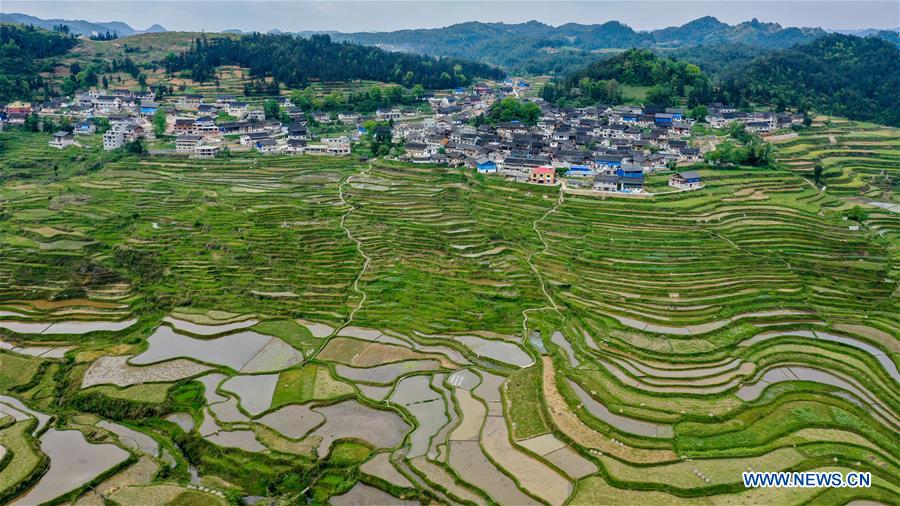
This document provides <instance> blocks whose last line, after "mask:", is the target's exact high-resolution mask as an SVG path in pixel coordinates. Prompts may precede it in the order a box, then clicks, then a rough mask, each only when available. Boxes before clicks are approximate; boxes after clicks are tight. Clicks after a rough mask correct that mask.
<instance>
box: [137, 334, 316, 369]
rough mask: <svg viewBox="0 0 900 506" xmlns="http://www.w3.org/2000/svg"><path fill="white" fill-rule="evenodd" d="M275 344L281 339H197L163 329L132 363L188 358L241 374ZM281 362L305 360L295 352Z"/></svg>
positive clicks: (251, 336) (256, 336)
mask: <svg viewBox="0 0 900 506" xmlns="http://www.w3.org/2000/svg"><path fill="white" fill-rule="evenodd" d="M273 340H279V339H278V338H277V337H271V336H266V335H263V334H259V333H257V332H253V331H245V332H238V333H236V334H229V335H227V336H223V337H219V338H215V339H196V338H193V337H188V336H185V335H183V334H179V333H177V332H175V331H174V330H172V329H171V328H169V327H167V326H161V327H159V328H157V329H156V331H155V332H154V333H153V335H151V336H150V337H149V338H148V339H147V342H148V343H149V347H148V348H147V350H146V351H145V352H143V353H141V354H140V355H137V356H135V357H134V358H132V359H131V363H133V364H153V363H157V362H162V361H165V360H169V359H173V358H179V357H185V358H192V359H195V360H198V361H200V362H206V363H210V364H217V365H224V366H228V367H230V368H232V369H234V370H236V371H239V370H241V368H243V367H244V366H245V365H246V364H247V363H248V362H250V361H251V360H252V359H253V358H254V357H255V356H256V355H257V354H258V353H259V352H260V351H261V350H262V349H263V348H264V347H265V346H266V345H267V344H269V342H271V341H273ZM279 341H280V340H279ZM291 350H293V348H291ZM291 357H293V358H291ZM281 359H282V360H284V362H283V363H290V362H291V361H292V360H297V359H300V360H302V356H301V355H300V352H298V351H296V350H293V354H292V355H291V356H290V357H287V356H283V357H281ZM294 363H296V362H294Z"/></svg>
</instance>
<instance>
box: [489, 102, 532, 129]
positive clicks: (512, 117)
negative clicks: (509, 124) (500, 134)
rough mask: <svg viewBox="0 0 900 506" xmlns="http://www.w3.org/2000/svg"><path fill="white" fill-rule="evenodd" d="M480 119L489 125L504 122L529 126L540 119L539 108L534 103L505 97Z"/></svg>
mask: <svg viewBox="0 0 900 506" xmlns="http://www.w3.org/2000/svg"><path fill="white" fill-rule="evenodd" d="M480 118H481V120H482V121H483V122H484V123H489V124H491V125H496V124H497V123H502V122H504V121H521V122H522V123H525V124H526V125H529V126H531V125H534V124H535V123H537V121H538V120H539V119H540V118H541V108H540V107H539V106H538V105H537V104H535V103H534V102H525V101H522V100H518V99H515V98H512V97H507V98H504V99H503V100H501V101H499V102H497V103H495V104H494V105H493V106H492V107H491V110H490V111H489V112H488V114H487V115H485V116H483V117H480Z"/></svg>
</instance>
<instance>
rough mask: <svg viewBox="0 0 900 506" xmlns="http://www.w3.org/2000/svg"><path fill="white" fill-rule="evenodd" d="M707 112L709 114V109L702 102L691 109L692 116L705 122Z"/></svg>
mask: <svg viewBox="0 0 900 506" xmlns="http://www.w3.org/2000/svg"><path fill="white" fill-rule="evenodd" d="M707 114H709V109H708V108H707V107H706V106H705V105H702V104H701V105H698V106H697V107H694V108H693V109H691V113H690V116H691V118H694V119H695V120H697V121H699V122H704V121H706V115H707Z"/></svg>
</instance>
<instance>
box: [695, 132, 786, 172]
mask: <svg viewBox="0 0 900 506" xmlns="http://www.w3.org/2000/svg"><path fill="white" fill-rule="evenodd" d="M727 130H728V140H725V141H723V142H721V143H720V144H719V145H718V146H717V147H716V149H715V150H714V151H710V152H709V153H706V156H705V159H706V161H707V162H709V163H711V164H713V165H720V166H733V165H748V166H751V167H772V166H773V165H775V150H774V148H773V147H772V145H771V144H769V143H768V142H764V141H763V140H762V139H760V138H759V136H758V135H753V134H751V133H750V132H748V131H747V129H746V127H745V126H744V125H743V124H742V123H731V124H729V125H728V127H727Z"/></svg>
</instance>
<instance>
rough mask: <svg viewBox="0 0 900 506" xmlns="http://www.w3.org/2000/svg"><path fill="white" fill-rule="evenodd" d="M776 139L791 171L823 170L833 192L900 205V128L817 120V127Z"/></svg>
mask: <svg viewBox="0 0 900 506" xmlns="http://www.w3.org/2000/svg"><path fill="white" fill-rule="evenodd" d="M774 140H775V143H776V145H777V146H778V152H779V155H780V156H779V161H780V162H782V163H783V164H784V165H785V166H786V167H787V168H789V169H791V170H794V171H797V172H798V173H801V174H804V175H806V176H808V177H812V175H813V170H814V169H815V166H816V165H819V166H821V168H822V176H821V178H820V181H819V182H820V184H821V185H824V186H826V187H827V190H828V192H829V193H834V194H837V195H844V196H865V197H867V198H870V199H873V200H882V201H889V202H894V203H897V202H898V200H897V189H898V185H900V172H898V167H900V129H897V128H891V127H886V126H881V125H875V124H872V123H863V122H857V121H848V120H844V119H840V118H829V117H819V118H816V121H815V122H814V123H813V128H810V129H808V130H803V131H801V132H800V133H799V134H796V135H783V136H777V137H776V138H775V139H774Z"/></svg>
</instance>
